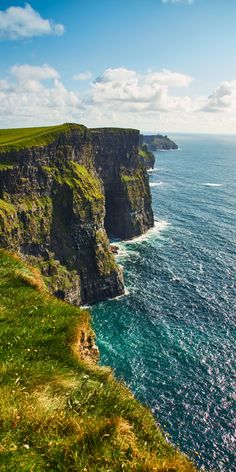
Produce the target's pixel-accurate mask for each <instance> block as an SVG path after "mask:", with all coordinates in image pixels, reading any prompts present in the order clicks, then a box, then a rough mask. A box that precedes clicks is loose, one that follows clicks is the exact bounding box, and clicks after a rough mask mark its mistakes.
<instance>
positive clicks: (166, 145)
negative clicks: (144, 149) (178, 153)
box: [139, 134, 178, 151]
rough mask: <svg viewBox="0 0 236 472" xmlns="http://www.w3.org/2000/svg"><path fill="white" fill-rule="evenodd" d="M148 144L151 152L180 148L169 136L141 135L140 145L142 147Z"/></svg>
mask: <svg viewBox="0 0 236 472" xmlns="http://www.w3.org/2000/svg"><path fill="white" fill-rule="evenodd" d="M143 144H146V145H147V146H148V149H149V151H167V150H169V149H178V146H177V144H176V143H174V141H172V140H171V139H169V138H168V137H167V136H162V135H161V134H156V135H152V136H151V135H150V136H149V135H147V136H145V135H140V140H139V145H140V147H141V146H142V145H143Z"/></svg>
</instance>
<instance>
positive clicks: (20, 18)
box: [0, 3, 64, 39]
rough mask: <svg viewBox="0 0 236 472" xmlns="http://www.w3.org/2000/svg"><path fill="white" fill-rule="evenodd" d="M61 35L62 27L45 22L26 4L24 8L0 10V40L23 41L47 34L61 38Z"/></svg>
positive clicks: (51, 22)
mask: <svg viewBox="0 0 236 472" xmlns="http://www.w3.org/2000/svg"><path fill="white" fill-rule="evenodd" d="M63 33H64V26H63V25H61V24H55V23H54V22H53V21H51V20H47V19H46V20H45V19H44V18H42V17H41V16H40V14H39V13H38V12H37V11H35V10H34V9H33V8H32V7H31V6H30V5H29V4H28V3H26V5H25V6H24V7H9V8H7V10H4V11H3V10H0V39H23V38H31V37H33V36H44V35H49V34H52V35H58V36H61V35H62V34H63Z"/></svg>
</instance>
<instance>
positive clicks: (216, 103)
mask: <svg viewBox="0 0 236 472" xmlns="http://www.w3.org/2000/svg"><path fill="white" fill-rule="evenodd" d="M202 110H203V111H207V112H210V113H216V112H224V111H227V112H230V111H233V110H236V80H231V81H225V82H222V83H221V84H220V85H219V86H218V87H217V88H216V89H215V90H214V91H213V93H212V95H210V96H209V97H208V99H207V101H206V103H205V104H204V106H203V108H202Z"/></svg>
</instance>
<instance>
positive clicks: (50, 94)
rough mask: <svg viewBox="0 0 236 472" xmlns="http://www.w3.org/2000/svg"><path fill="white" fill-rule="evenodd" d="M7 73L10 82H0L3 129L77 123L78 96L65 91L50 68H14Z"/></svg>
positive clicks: (55, 73) (19, 66)
mask: <svg viewBox="0 0 236 472" xmlns="http://www.w3.org/2000/svg"><path fill="white" fill-rule="evenodd" d="M10 72H11V78H10V79H8V80H0V110H1V111H0V121H1V123H2V124H3V125H4V126H9V125H10V126H11V125H12V123H14V125H17V126H24V125H28V124H38V123H40V124H44V123H56V122H63V121H71V119H72V118H73V117H76V118H74V119H78V116H79V115H78V105H79V99H78V96H77V95H76V94H75V93H74V92H72V91H69V90H67V89H66V88H65V86H64V85H63V83H62V82H61V80H60V76H59V73H58V72H57V71H56V70H55V69H54V68H53V67H50V66H48V65H43V66H41V67H39V66H30V65H28V64H24V65H15V66H13V67H12V68H11V70H10ZM48 81H49V82H48Z"/></svg>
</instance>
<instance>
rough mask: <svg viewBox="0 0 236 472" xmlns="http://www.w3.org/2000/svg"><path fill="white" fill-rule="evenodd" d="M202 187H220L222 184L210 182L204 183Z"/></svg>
mask: <svg viewBox="0 0 236 472" xmlns="http://www.w3.org/2000/svg"><path fill="white" fill-rule="evenodd" d="M203 185H205V187H222V185H223V184H214V183H211V182H206V183H205V184H203Z"/></svg>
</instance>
